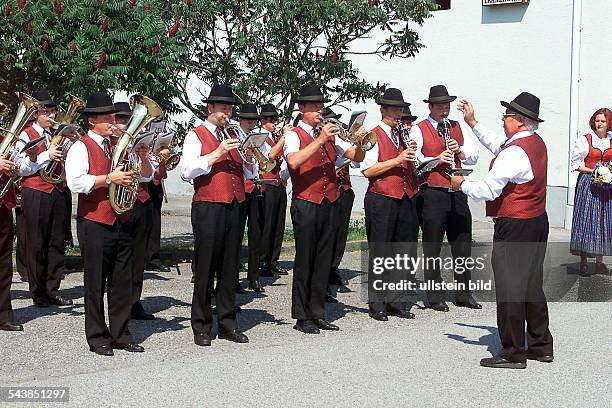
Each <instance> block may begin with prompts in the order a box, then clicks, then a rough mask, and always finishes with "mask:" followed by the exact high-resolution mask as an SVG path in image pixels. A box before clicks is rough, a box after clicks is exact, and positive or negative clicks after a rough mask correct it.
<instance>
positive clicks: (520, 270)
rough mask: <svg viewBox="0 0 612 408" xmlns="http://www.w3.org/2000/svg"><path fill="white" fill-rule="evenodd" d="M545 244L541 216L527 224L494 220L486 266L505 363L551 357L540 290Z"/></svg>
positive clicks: (545, 222) (544, 220) (545, 219)
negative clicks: (490, 275)
mask: <svg viewBox="0 0 612 408" xmlns="http://www.w3.org/2000/svg"><path fill="white" fill-rule="evenodd" d="M547 240H548V216H547V215H546V213H544V214H543V215H541V216H539V217H536V218H532V219H515V218H499V219H497V220H496V221H495V230H494V233H493V254H492V258H491V263H492V266H493V274H494V277H495V292H496V297H497V326H498V329H499V337H500V339H501V344H502V351H501V355H502V356H503V357H505V358H506V359H507V360H509V361H514V362H525V361H526V357H527V355H529V356H530V357H538V356H547V355H553V338H552V335H551V334H550V330H549V328H548V324H549V321H548V305H547V303H546V297H545V295H544V291H543V289H542V281H543V270H544V258H545V256H546V242H547ZM525 324H527V346H528V350H527V351H526V350H525Z"/></svg>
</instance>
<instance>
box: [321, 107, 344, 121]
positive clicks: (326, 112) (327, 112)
mask: <svg viewBox="0 0 612 408" xmlns="http://www.w3.org/2000/svg"><path fill="white" fill-rule="evenodd" d="M341 117H342V115H341V114H339V113H336V112H334V111H333V110H331V108H327V107H325V108H323V119H340V118H341Z"/></svg>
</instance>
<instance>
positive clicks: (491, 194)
mask: <svg viewBox="0 0 612 408" xmlns="http://www.w3.org/2000/svg"><path fill="white" fill-rule="evenodd" d="M473 131H474V134H475V135H476V137H477V138H478V140H480V142H481V143H482V144H483V145H484V146H485V147H486V148H487V149H489V150H490V151H491V153H493V154H494V155H496V156H497V157H496V158H495V162H494V163H493V167H492V168H491V170H489V172H488V173H487V175H486V176H485V178H484V179H483V180H482V181H467V180H466V181H464V182H463V183H462V184H461V191H463V192H464V193H465V194H467V195H468V196H469V197H471V198H472V199H474V200H477V201H482V200H485V201H493V200H495V199H496V198H497V197H499V196H500V195H501V193H502V191H503V189H504V187H506V185H507V184H508V183H515V184H524V183H528V182H530V181H531V180H533V171H532V169H531V162H530V161H529V157H528V156H527V153H525V151H524V150H523V149H521V148H520V147H518V146H510V147H508V148H506V149H504V150H503V151H502V150H501V148H502V146H504V144H505V143H510V142H512V141H514V140H518V139H522V138H524V137H532V136H533V134H534V133H533V132H518V133H516V134H514V135H513V136H512V137H511V138H510V139H507V138H506V137H504V136H501V135H498V134H495V133H493V132H491V131H490V130H488V129H487V128H486V127H484V126H483V125H481V124H480V123H479V124H477V125H476V126H475V127H474V129H473Z"/></svg>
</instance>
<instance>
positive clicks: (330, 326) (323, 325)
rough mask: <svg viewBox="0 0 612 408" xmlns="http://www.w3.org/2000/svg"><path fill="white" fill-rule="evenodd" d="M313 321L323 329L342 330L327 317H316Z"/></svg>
mask: <svg viewBox="0 0 612 408" xmlns="http://www.w3.org/2000/svg"><path fill="white" fill-rule="evenodd" d="M313 323H314V324H315V325H316V326H317V327H318V328H319V329H321V330H340V328H339V327H338V326H336V325H335V324H331V323H330V322H328V321H327V320H325V319H315V320H313Z"/></svg>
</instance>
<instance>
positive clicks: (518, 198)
mask: <svg viewBox="0 0 612 408" xmlns="http://www.w3.org/2000/svg"><path fill="white" fill-rule="evenodd" d="M510 146H518V147H520V148H521V149H523V151H524V152H525V153H526V154H527V157H528V158H529V162H530V163H531V171H532V172H533V180H531V181H530V182H528V183H523V184H515V183H508V184H506V186H505V187H504V189H503V190H502V193H501V195H500V196H499V197H497V198H496V199H495V200H493V201H487V203H486V207H487V217H492V218H496V217H509V218H520V219H528V218H535V217H538V216H540V215H542V214H544V212H546V182H547V178H546V177H547V169H548V154H547V152H546V144H545V143H544V141H543V140H542V138H541V137H540V136H538V135H537V134H534V135H533V136H527V137H523V138H520V139H517V140H514V141H512V142H511V143H507V144H506V145H505V146H504V147H503V148H502V150H500V152H501V151H503V150H504V149H507V148H508V147H510ZM498 155H499V153H498ZM495 158H497V156H496V157H495ZM495 158H494V159H493V160H492V161H491V165H490V166H489V170H490V169H491V167H493V163H494V162H495Z"/></svg>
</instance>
